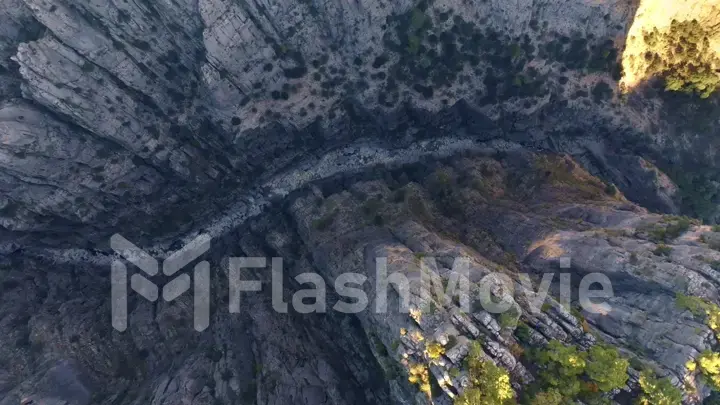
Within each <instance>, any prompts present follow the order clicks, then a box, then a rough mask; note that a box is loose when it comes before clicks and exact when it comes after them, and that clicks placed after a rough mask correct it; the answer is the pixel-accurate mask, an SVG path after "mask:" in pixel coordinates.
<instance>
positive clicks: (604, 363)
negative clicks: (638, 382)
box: [585, 345, 630, 392]
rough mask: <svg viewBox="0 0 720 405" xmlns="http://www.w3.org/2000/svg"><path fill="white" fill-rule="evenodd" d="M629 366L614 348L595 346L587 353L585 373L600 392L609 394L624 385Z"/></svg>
mask: <svg viewBox="0 0 720 405" xmlns="http://www.w3.org/2000/svg"><path fill="white" fill-rule="evenodd" d="M629 365H630V363H629V362H628V360H627V359H625V358H622V357H620V354H618V351H617V349H615V348H614V347H607V346H600V345H596V346H593V347H591V348H590V350H589V351H588V360H587V367H586V368H585V373H586V374H587V376H588V377H589V378H590V379H591V380H592V381H593V382H594V383H595V384H597V387H598V389H599V390H600V391H601V392H609V391H612V390H614V389H615V388H621V387H623V386H624V385H625V383H626V382H627V379H628V374H627V369H628V366H629Z"/></svg>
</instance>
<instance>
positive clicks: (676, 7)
mask: <svg viewBox="0 0 720 405" xmlns="http://www.w3.org/2000/svg"><path fill="white" fill-rule="evenodd" d="M693 19H696V20H697V21H698V22H699V23H700V25H701V26H702V27H703V28H705V29H707V30H708V31H709V32H710V34H711V35H710V37H709V40H710V47H711V49H713V50H714V51H715V53H716V54H720V0H642V1H641V2H640V6H639V8H638V10H637V13H636V15H635V19H634V21H633V24H632V26H631V28H630V31H629V32H628V37H627V42H626V44H625V51H624V52H623V55H622V66H623V72H624V76H623V79H622V81H621V83H620V84H621V88H624V89H625V90H630V89H632V88H634V87H636V86H637V85H638V84H639V83H641V82H643V81H644V80H646V79H648V77H647V73H646V71H647V68H648V62H647V61H646V59H645V58H644V57H643V55H644V54H645V52H646V51H648V50H649V46H648V45H647V43H646V42H645V40H644V39H643V33H644V32H648V31H651V30H652V29H653V28H657V29H658V30H659V31H661V32H662V31H665V30H667V29H669V27H670V24H671V22H672V21H673V20H677V21H691V20H693Z"/></svg>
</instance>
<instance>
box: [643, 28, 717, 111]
mask: <svg viewBox="0 0 720 405" xmlns="http://www.w3.org/2000/svg"><path fill="white" fill-rule="evenodd" d="M709 36H710V33H709V32H708V30H707V29H706V28H705V27H704V26H703V25H702V24H700V23H699V22H698V21H697V20H691V21H677V20H673V21H672V23H671V24H670V28H669V30H667V31H664V32H660V31H659V30H658V29H657V28H655V29H653V30H652V31H651V32H645V33H644V36H643V39H644V41H645V44H646V45H647V46H648V48H649V50H648V51H646V52H645V54H644V55H643V57H644V59H645V61H646V62H647V69H646V75H647V77H652V76H656V77H660V78H662V79H663V80H664V81H665V89H666V90H668V91H681V92H684V93H691V94H697V95H698V96H700V98H707V97H709V96H710V94H712V93H713V92H714V91H715V90H716V89H717V87H718V85H719V84H720V76H719V75H718V74H717V73H716V71H715V69H716V67H717V66H718V62H719V59H718V56H717V55H716V54H715V51H714V50H713V49H712V48H711V46H710V40H709Z"/></svg>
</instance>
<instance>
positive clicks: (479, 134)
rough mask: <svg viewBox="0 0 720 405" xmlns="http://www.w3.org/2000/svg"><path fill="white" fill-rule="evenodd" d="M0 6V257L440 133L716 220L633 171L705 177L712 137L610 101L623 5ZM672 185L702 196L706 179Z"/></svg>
mask: <svg viewBox="0 0 720 405" xmlns="http://www.w3.org/2000/svg"><path fill="white" fill-rule="evenodd" d="M6 3H7V4H6V5H4V7H3V10H5V11H4V14H3V16H2V18H3V24H2V25H3V27H6V28H4V29H5V30H6V31H8V32H7V34H6V35H4V36H3V49H4V50H5V51H4V54H5V55H6V59H4V61H3V66H6V69H4V71H3V72H2V77H3V82H4V83H7V86H5V87H3V89H4V91H3V100H4V101H3V106H2V110H1V111H2V117H3V120H2V126H1V127H0V128H2V129H1V130H2V134H3V135H2V136H3V139H4V142H3V145H4V146H3V151H4V158H3V160H2V162H3V163H2V164H3V168H4V169H3V176H4V181H3V190H4V191H5V196H4V198H5V199H6V200H5V202H4V207H5V208H4V212H5V214H3V224H4V228H5V231H4V233H5V234H6V235H7V236H6V237H5V240H6V248H7V249H10V250H12V249H13V248H15V247H17V245H27V244H30V245H36V243H34V242H27V243H26V242H23V241H24V238H26V237H30V238H32V239H43V243H45V244H49V245H55V246H57V245H61V244H65V245H67V246H70V245H74V246H77V245H80V244H88V240H90V241H91V243H92V244H97V243H102V242H101V241H103V240H106V236H107V232H105V231H104V230H103V229H108V227H105V226H102V227H99V226H97V224H112V225H113V226H114V227H115V229H122V230H124V231H125V232H126V233H132V234H134V235H136V238H141V237H142V236H141V234H142V233H147V234H151V235H156V234H158V233H164V232H169V231H171V230H172V229H166V225H167V223H168V222H182V223H187V222H188V221H187V218H185V221H169V219H168V218H163V213H164V212H167V211H169V210H168V209H167V207H168V206H169V205H175V206H179V207H183V209H182V210H181V211H182V212H199V211H201V210H202V209H203V207H207V206H208V205H210V204H220V205H222V204H225V203H226V202H223V201H222V200H223V198H222V196H225V195H227V193H228V192H229V191H230V190H236V189H238V188H239V187H248V186H250V185H252V183H254V182H255V181H256V179H257V178H258V177H267V176H271V175H273V174H276V173H278V172H282V171H283V170H287V168H289V167H292V166H293V165H296V164H298V163H299V162H302V161H308V160H310V161H311V160H312V157H313V156H320V155H322V153H323V152H324V151H326V150H329V149H332V148H335V147H338V146H340V145H346V144H348V143H349V142H352V141H355V140H357V139H369V140H372V141H373V142H379V141H380V142H382V143H384V144H389V146H390V147H402V146H403V145H406V144H407V143H408V142H409V141H411V140H413V139H422V138H429V137H434V136H437V134H438V132H441V133H443V134H444V135H447V136H457V135H460V134H468V135H469V136H471V137H475V138H480V139H491V138H499V137H502V138H505V139H512V140H515V141H517V142H520V143H523V144H526V145H531V146H533V147H541V148H548V149H553V150H559V151H563V152H567V153H571V154H573V155H575V156H578V157H580V158H581V160H583V161H584V163H585V164H586V165H588V167H590V168H591V170H593V172H594V173H596V174H600V175H602V176H603V177H605V178H607V179H608V180H610V181H612V182H614V183H616V184H617V185H618V186H619V187H620V188H621V189H624V190H626V191H627V192H628V195H629V196H630V197H631V198H633V199H634V200H636V201H640V202H642V203H643V204H646V205H647V206H649V207H650V208H652V209H658V210H661V211H666V212H677V211H679V210H681V209H689V210H690V211H692V210H696V211H699V212H700V211H702V212H700V213H701V214H702V215H704V216H705V217H706V218H709V219H712V218H714V214H713V212H714V211H713V209H712V207H710V208H708V207H707V204H705V206H703V207H694V206H693V205H692V201H693V199H692V198H685V201H683V200H682V197H684V195H681V194H682V193H676V192H675V191H676V190H675V189H674V187H673V186H672V185H671V184H669V182H667V181H663V180H662V176H661V175H660V176H658V175H656V174H655V171H654V169H648V167H650V166H651V165H650V166H649V165H648V164H647V162H643V161H642V160H639V159H636V158H634V157H633V156H635V155H637V154H640V155H641V156H643V157H644V158H645V160H646V161H650V162H655V163H656V164H659V165H661V166H664V167H667V168H674V167H677V166H678V165H683V166H686V165H687V166H690V165H691V164H693V165H695V166H696V167H697V170H690V171H689V172H690V173H698V172H703V173H707V172H710V173H714V168H715V167H716V157H715V156H714V152H713V151H714V150H715V148H712V147H709V145H708V144H711V145H712V144H714V142H716V141H715V139H717V137H714V136H711V135H710V134H708V133H706V131H705V128H707V129H709V130H712V128H713V127H714V126H713V125H712V122H710V121H709V120H711V119H712V118H711V117H712V116H713V115H712V114H708V113H707V111H696V110H697V108H696V107H695V106H692V105H690V106H687V107H684V108H675V107H674V106H673V105H672V103H670V102H662V101H660V102H658V101H659V99H656V100H655V101H653V102H648V101H647V100H646V99H645V98H644V97H643V96H637V97H634V96H631V97H630V98H629V100H627V101H622V100H621V99H620V98H619V97H618V95H617V92H614V90H613V89H614V88H615V83H616V79H619V65H618V60H619V54H620V53H621V51H622V47H623V43H624V38H625V33H626V32H627V30H628V29H629V27H630V25H631V24H632V20H633V16H634V13H635V10H636V8H637V4H634V3H632V2H628V3H598V2H583V1H578V2H571V3H569V4H565V3H563V4H559V3H553V2H531V3H523V4H522V5H517V4H510V3H507V2H495V1H488V2H482V3H465V2H452V1H434V2H432V4H428V3H419V4H415V3H411V2H409V1H408V2H376V1H369V2H364V1H363V2H357V3H348V4H345V3H339V4H335V3H332V4H331V3H327V4H319V3H315V2H311V1H310V2H297V3H292V2H291V3H286V2H281V3H277V4H275V3H262V2H255V1H253V2H227V1H225V2H223V1H201V2H170V1H168V2H128V3H125V2H110V1H108V2H99V3H98V2H93V3H88V4H84V3H82V2H81V3H77V2H62V1H45V0H43V1H25V2H18V1H16V0H13V1H7V2H6ZM578 21H580V22H582V23H581V24H578ZM8 58H9V59H8ZM10 59H12V60H10ZM613 94H615V95H613ZM21 97H22V98H21ZM638 97H639V98H638ZM635 98H638V99H637V100H636V99H635ZM710 105H714V104H712V103H711V104H710ZM681 114H683V115H684V116H680V117H678V115H681ZM688 121H692V122H695V123H696V124H695V125H694V126H693V127H692V128H688V127H687V126H686V125H685V124H684V122H688ZM679 122H681V123H680V124H679ZM389 133H392V134H394V135H393V136H391V137H388V136H387V134H389ZM708 168H709V169H708ZM701 169H702V170H701ZM706 169H707V170H706ZM710 169H711V170H710ZM678 172H679V173H678V174H677V175H676V176H675V177H676V179H675V180H676V181H677V180H678V179H679V180H682V181H681V185H682V186H685V185H686V183H688V182H690V185H687V187H685V188H686V189H688V190H690V191H692V190H693V189H696V188H697V187H696V184H693V183H692V182H693V181H695V182H697V183H702V184H701V185H702V186H703V187H705V189H708V190H709V191H708V195H703V196H702V198H700V200H707V199H711V200H712V198H714V195H715V194H714V191H713V190H714V189H715V184H716V183H715V182H714V180H712V179H713V178H714V177H713V176H710V177H709V178H705V177H698V178H695V177H691V178H689V179H688V178H685V177H687V176H685V177H683V176H684V175H685V172H684V171H678ZM680 177H683V178H681V179H680ZM648 178H651V179H652V178H655V179H656V180H654V182H655V183H657V185H658V186H660V189H659V190H658V189H657V188H658V187H654V186H651V187H645V186H644V184H647V183H648V182H647V181H646V179H648ZM631 185H632V186H631ZM199 195H202V196H203V197H205V198H199V197H198V196H199ZM685 197H686V196H685ZM211 201H212V202H211ZM688 201H690V203H688ZM713 201H714V200H713ZM688 206H689V208H688ZM139 218H142V220H140V221H139V222H140V223H142V224H143V226H142V228H143V229H139V228H140V227H138V226H137V223H136V222H135V220H138V219H139ZM70 225H72V229H74V230H75V232H68V230H69V229H70ZM170 228H172V227H170ZM49 234H57V235H58V236H57V237H47V235H49ZM29 235H32V236H29ZM60 235H62V237H60ZM88 235H92V237H88ZM145 236H146V237H148V238H149V236H148V235H145ZM10 241H14V244H12V243H10Z"/></svg>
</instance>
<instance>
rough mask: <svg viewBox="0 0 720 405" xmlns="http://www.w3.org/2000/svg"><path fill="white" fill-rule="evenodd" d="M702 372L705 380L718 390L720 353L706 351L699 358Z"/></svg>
mask: <svg viewBox="0 0 720 405" xmlns="http://www.w3.org/2000/svg"><path fill="white" fill-rule="evenodd" d="M696 364H697V365H698V367H699V369H700V372H701V373H702V375H703V377H704V379H705V382H707V383H708V385H710V386H711V387H713V388H714V389H716V390H720V354H718V353H715V352H711V351H709V350H708V351H704V352H703V353H702V354H701V355H700V356H699V357H698V358H697V359H696Z"/></svg>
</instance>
